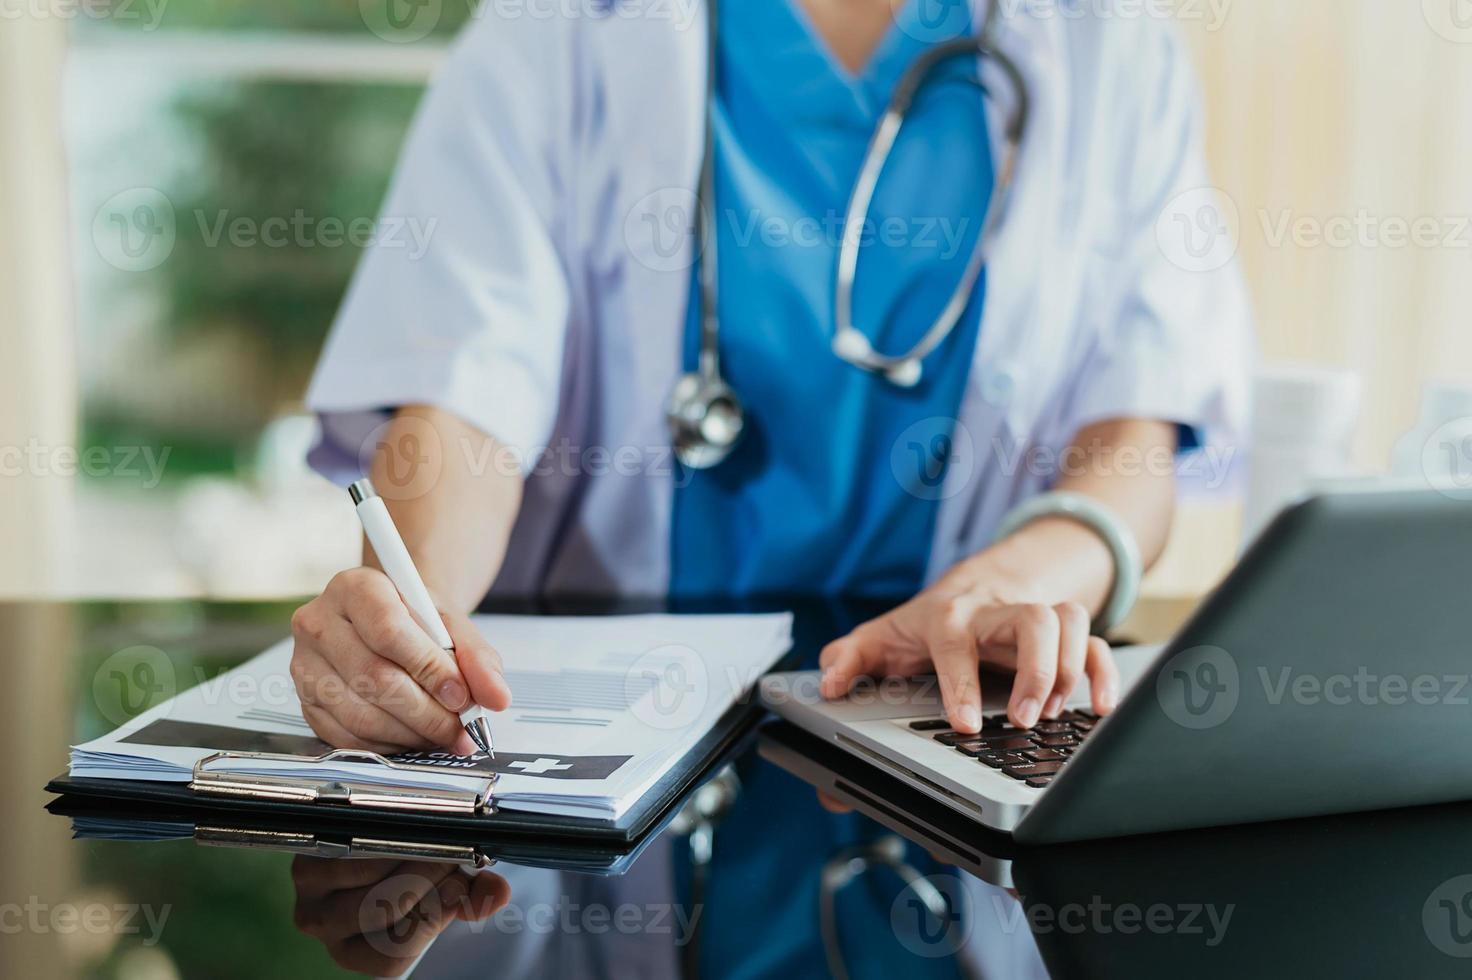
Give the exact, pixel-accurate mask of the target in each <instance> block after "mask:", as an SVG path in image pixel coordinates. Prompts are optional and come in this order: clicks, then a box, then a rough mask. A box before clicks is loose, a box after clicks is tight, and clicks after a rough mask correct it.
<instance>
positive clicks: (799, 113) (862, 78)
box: [717, 0, 971, 125]
mask: <svg viewBox="0 0 1472 980" xmlns="http://www.w3.org/2000/svg"><path fill="white" fill-rule="evenodd" d="M969 7H970V5H969V2H968V0H904V5H903V6H902V7H901V8H900V9H899V10H898V11H897V13H896V15H895V19H894V22H893V23H892V24H891V25H890V27H889V29H888V30H887V31H886V32H885V35H884V37H883V38H882V39H880V41H879V43H878V45H876V46H875V48H874V51H873V52H872V53H871V54H870V56H869V59H868V61H867V62H866V63H865V64H864V66H863V67H862V68H860V69H859V70H858V71H856V72H855V71H850V70H849V69H848V68H847V67H846V66H844V65H843V63H842V62H840V61H839V60H838V58H837V57H836V56H835V55H834V53H833V50H832V49H831V48H830V47H829V45H828V43H827V41H826V40H825V39H824V38H823V36H822V35H821V34H820V33H819V32H818V29H817V27H816V25H814V24H813V22H812V19H811V18H810V17H809V16H808V14H807V11H806V10H805V9H804V8H803V7H802V5H801V2H800V0H727V2H725V3H723V4H720V5H719V6H718V7H717V10H718V11H719V14H718V16H720V18H721V23H720V25H719V26H720V32H719V38H720V43H721V44H722V46H723V47H724V48H725V49H726V53H725V58H724V63H725V65H726V66H727V68H726V70H727V71H735V72H738V73H739V75H740V77H739V79H736V81H737V82H738V84H740V85H741V86H742V87H743V88H745V89H747V90H748V91H749V92H751V93H753V94H755V95H757V96H758V97H759V98H760V100H761V102H762V103H763V105H764V107H765V109H766V111H767V112H768V113H769V114H771V115H772V116H774V117H776V118H779V119H786V120H791V121H794V122H799V123H810V124H811V123H828V124H832V123H834V122H842V121H852V122H855V123H860V124H864V125H873V124H874V123H875V122H877V121H878V119H879V117H880V115H881V114H882V113H883V112H884V108H885V106H886V105H888V103H889V98H890V94H891V93H892V92H893V91H894V88H895V85H896V84H897V83H898V82H899V80H900V77H901V76H902V75H903V74H904V72H905V69H906V68H908V67H909V65H910V64H911V62H913V61H914V59H915V57H916V56H918V55H919V54H920V52H921V51H923V50H925V48H927V47H929V46H931V45H932V44H935V43H938V42H940V41H944V40H949V39H950V38H953V37H957V36H960V35H961V34H963V33H965V32H966V31H967V30H968V29H969V26H970V21H971V16H970V9H969Z"/></svg>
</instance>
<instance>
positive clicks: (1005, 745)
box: [982, 735, 1032, 752]
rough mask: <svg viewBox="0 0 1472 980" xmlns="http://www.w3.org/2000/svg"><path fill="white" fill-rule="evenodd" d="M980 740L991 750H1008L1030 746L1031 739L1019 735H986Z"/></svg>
mask: <svg viewBox="0 0 1472 980" xmlns="http://www.w3.org/2000/svg"><path fill="white" fill-rule="evenodd" d="M982 741H983V742H985V743H986V745H987V746H988V747H989V748H990V749H991V750H992V751H993V752H1008V751H1012V750H1014V749H1030V748H1032V740H1031V739H1029V738H1026V737H1024V736H1021V735H999V736H987V737H984V738H983V739H982Z"/></svg>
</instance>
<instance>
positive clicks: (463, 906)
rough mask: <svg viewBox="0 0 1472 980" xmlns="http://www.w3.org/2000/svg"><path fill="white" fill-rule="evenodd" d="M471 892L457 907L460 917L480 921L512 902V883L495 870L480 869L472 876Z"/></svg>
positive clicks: (456, 911)
mask: <svg viewBox="0 0 1472 980" xmlns="http://www.w3.org/2000/svg"><path fill="white" fill-rule="evenodd" d="M470 879H471V881H470V892H469V894H467V895H466V897H465V900H464V901H463V902H461V903H460V904H459V906H458V907H457V908H456V909H455V914H456V916H457V917H458V918H460V919H462V920H464V921H466V922H479V921H480V920H482V919H488V918H490V917H491V916H493V915H495V914H496V913H497V912H499V911H501V910H502V909H503V908H505V907H506V906H507V905H508V904H510V902H511V883H510V882H509V881H507V880H506V879H505V878H502V877H501V876H500V875H498V874H496V873H495V872H494V871H480V872H477V873H476V874H473V875H471V876H470Z"/></svg>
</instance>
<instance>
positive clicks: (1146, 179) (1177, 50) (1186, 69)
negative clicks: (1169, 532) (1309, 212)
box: [1065, 23, 1254, 445]
mask: <svg viewBox="0 0 1472 980" xmlns="http://www.w3.org/2000/svg"><path fill="white" fill-rule="evenodd" d="M1113 29H1121V30H1140V31H1143V32H1146V34H1145V36H1144V37H1135V38H1132V39H1130V40H1131V42H1132V43H1133V44H1134V45H1137V49H1136V50H1137V51H1138V52H1139V53H1141V54H1143V57H1138V58H1131V59H1122V62H1121V63H1122V64H1123V65H1124V66H1125V67H1124V69H1123V70H1122V71H1121V72H1120V75H1121V77H1120V78H1118V79H1117V83H1118V85H1119V86H1120V88H1119V90H1117V91H1116V92H1115V93H1114V96H1115V97H1113V98H1111V99H1109V100H1108V101H1109V102H1110V103H1112V104H1113V105H1114V106H1116V107H1118V108H1119V110H1120V111H1119V114H1118V116H1117V118H1114V119H1113V120H1112V121H1111V123H1110V125H1112V126H1115V127H1117V129H1118V130H1119V136H1120V139H1121V140H1122V141H1123V142H1124V144H1125V145H1132V146H1133V147H1135V148H1136V149H1135V151H1134V153H1132V154H1120V155H1119V157H1118V159H1117V160H1116V161H1115V165H1116V166H1118V167H1119V170H1118V172H1117V173H1116V174H1114V175H1113V176H1114V179H1113V181H1111V183H1112V184H1113V186H1114V187H1115V188H1117V191H1118V192H1117V201H1118V204H1117V206H1114V207H1111V208H1110V209H1109V210H1108V211H1107V212H1106V214H1107V218H1106V220H1105V221H1104V222H1101V225H1102V226H1103V227H1101V228H1100V229H1099V230H1098V232H1097V233H1096V236H1095V240H1096V243H1097V244H1099V246H1100V250H1101V252H1102V253H1103V256H1105V257H1102V258H1100V257H1096V259H1095V261H1096V262H1097V263H1098V267H1099V270H1100V271H1099V273H1098V274H1099V275H1101V276H1102V277H1105V278H1107V280H1108V281H1107V284H1106V285H1105V286H1104V287H1103V288H1101V289H1099V290H1098V293H1097V295H1098V296H1100V297H1101V298H1103V299H1104V301H1103V302H1101V303H1100V304H1099V305H1097V306H1095V307H1094V308H1093V309H1090V310H1086V311H1085V312H1084V316H1085V317H1088V318H1090V319H1092V320H1093V321H1094V324H1095V327H1096V328H1095V329H1094V330H1093V331H1090V332H1089V333H1086V336H1089V335H1091V340H1092V342H1091V343H1090V345H1089V348H1088V353H1087V354H1086V355H1085V358H1084V363H1083V365H1082V367H1081V369H1080V373H1079V374H1078V378H1079V382H1080V383H1079V384H1078V386H1077V387H1076V388H1075V390H1074V392H1073V398H1072V401H1071V404H1070V406H1069V408H1068V410H1067V411H1066V412H1065V416H1066V419H1065V421H1066V428H1067V433H1066V434H1065V436H1071V435H1072V434H1073V433H1076V432H1077V431H1078V430H1079V429H1081V428H1083V427H1085V426H1087V425H1090V424H1092V423H1095V422H1100V421H1105V420H1108V419H1113V418H1149V419H1159V420H1163V421H1170V422H1176V423H1179V424H1181V425H1182V426H1185V427H1187V428H1188V429H1189V430H1191V432H1192V435H1194V437H1195V438H1196V439H1197V440H1199V441H1201V442H1202V443H1211V444H1216V445H1223V444H1235V443H1237V442H1238V441H1239V440H1240V439H1241V438H1242V437H1243V435H1244V429H1245V426H1246V416H1247V411H1248V387H1249V382H1250V374H1251V363H1252V357H1253V350H1254V342H1253V334H1252V322H1251V312H1250V308H1249V303H1248V299H1247V294H1246V290H1245V287H1244V285H1243V282H1242V279H1241V276H1240V274H1239V271H1238V269H1237V266H1236V263H1235V261H1234V260H1232V253H1233V252H1234V251H1235V242H1236V239H1235V229H1236V224H1235V222H1232V221H1229V220H1228V217H1227V216H1228V215H1229V214H1231V208H1232V204H1231V202H1230V200H1226V199H1218V196H1217V194H1216V193H1215V192H1214V191H1213V189H1212V183H1211V180H1210V178H1209V175H1208V172H1207V168H1206V164H1205V159H1204V156H1203V152H1202V134H1201V112H1200V107H1199V96H1198V91H1197V85H1196V80H1195V77H1194V74H1193V72H1192V70H1191V67H1190V62H1189V59H1188V56H1187V53H1186V52H1185V51H1184V50H1183V48H1182V46H1181V43H1180V41H1179V40H1178V38H1177V37H1176V35H1175V34H1174V32H1173V31H1172V30H1170V29H1168V28H1166V27H1165V26H1163V25H1158V24H1155V25H1141V24H1138V23H1137V24H1134V25H1129V26H1128V27H1121V26H1120V25H1119V24H1116V25H1114V27H1113ZM1203 208H1204V209H1206V211H1205V213H1204V214H1203ZM1217 208H1220V209H1222V210H1213V209H1217ZM1218 219H1220V221H1221V223H1220V224H1218V223H1217V221H1218ZM1198 220H1199V221H1201V224H1200V225H1199V226H1198V225H1197V224H1196V222H1198ZM1182 221H1185V222H1188V223H1190V227H1189V229H1188V227H1186V226H1184V225H1182V224H1181V222H1182ZM1206 227H1211V228H1225V229H1227V233H1228V236H1229V238H1228V239H1227V240H1225V242H1224V243H1221V244H1218V245H1217V248H1218V249H1224V250H1225V251H1211V252H1210V253H1207V250H1206V247H1207V245H1208V244H1209V242H1208V239H1207V238H1206V237H1205V234H1206V233H1205V231H1204V230H1203V229H1204V228H1206ZM1188 230H1189V231H1191V233H1193V234H1195V233H1197V232H1199V233H1200V235H1199V237H1197V238H1195V239H1194V240H1193V241H1192V242H1191V244H1190V247H1189V248H1187V247H1186V244H1185V240H1184V239H1183V238H1181V237H1180V236H1182V235H1183V234H1186V233H1187V232H1188Z"/></svg>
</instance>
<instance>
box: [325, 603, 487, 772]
mask: <svg viewBox="0 0 1472 980" xmlns="http://www.w3.org/2000/svg"><path fill="white" fill-rule="evenodd" d="M326 635H327V642H328V643H329V644H330V645H331V649H332V651H333V659H332V661H331V664H332V667H333V668H334V669H335V670H336V671H337V672H338V674H339V675H340V676H342V677H344V678H348V679H351V680H350V684H349V687H351V688H352V690H353V691H354V692H355V693H357V694H359V695H361V696H362V697H363V699H365V700H366V701H368V702H369V703H371V704H374V705H377V706H378V707H379V708H381V709H382V710H384V711H385V712H387V713H388V714H389V715H392V716H393V717H394V718H395V719H397V720H398V721H399V723H400V724H401V725H403V726H404V727H405V728H407V729H408V730H409V731H412V732H413V733H414V734H415V736H416V740H417V741H423V742H425V743H428V744H429V745H442V746H446V747H454V746H455V745H457V744H458V742H459V739H460V737H461V736H462V735H464V730H463V728H462V726H461V725H460V719H459V718H458V717H457V716H456V714H455V712H453V711H448V710H446V709H445V707H444V705H442V704H441V703H440V702H438V701H436V700H435V699H434V698H432V697H430V696H429V694H428V693H426V692H425V690H424V688H423V687H421V686H420V685H419V684H418V683H417V682H416V681H415V680H414V679H413V678H412V677H410V676H409V674H408V673H407V672H406V671H405V669H404V668H403V667H402V666H400V665H399V664H398V663H396V662H394V661H393V660H390V659H388V658H386V657H383V656H380V655H379V654H378V653H377V652H375V651H374V650H372V649H370V648H369V646H368V645H367V643H366V642H365V641H364V639H363V637H362V636H361V634H360V633H359V631H358V628H357V627H356V626H354V625H353V624H352V623H350V622H348V621H347V620H345V619H339V620H338V621H337V624H336V625H335V626H329V627H328V628H327V633H326Z"/></svg>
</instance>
